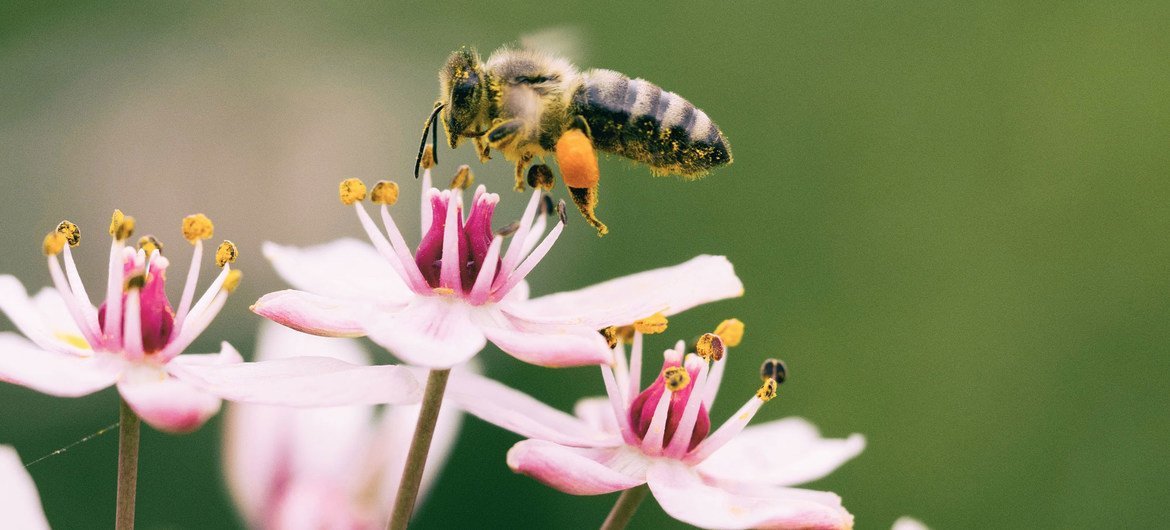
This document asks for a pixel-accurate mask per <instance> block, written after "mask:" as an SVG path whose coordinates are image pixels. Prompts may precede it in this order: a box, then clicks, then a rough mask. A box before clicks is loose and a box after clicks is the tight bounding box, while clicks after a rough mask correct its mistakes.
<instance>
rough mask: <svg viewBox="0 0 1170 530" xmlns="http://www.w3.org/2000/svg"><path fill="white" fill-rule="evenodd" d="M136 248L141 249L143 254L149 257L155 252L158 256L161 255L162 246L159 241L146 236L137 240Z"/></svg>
mask: <svg viewBox="0 0 1170 530" xmlns="http://www.w3.org/2000/svg"><path fill="white" fill-rule="evenodd" d="M138 248H140V249H142V251H143V252H145V253H146V255H147V256H149V255H151V253H153V252H154V251H156V250H157V251H158V253H159V254H162V249H163V245H162V241H159V240H158V239H156V238H155V237H154V236H152V235H149V234H148V235H145V236H142V237H140V238H138Z"/></svg>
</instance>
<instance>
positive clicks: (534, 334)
mask: <svg viewBox="0 0 1170 530" xmlns="http://www.w3.org/2000/svg"><path fill="white" fill-rule="evenodd" d="M477 316H479V317H480V318H479V319H478V323H479V325H480V328H481V329H482V330H483V334H484V335H486V336H487V338H488V340H490V341H492V343H493V344H495V345H496V346H498V347H499V348H500V349H501V350H504V352H505V353H507V354H509V355H511V356H513V357H515V358H517V359H520V360H521V361H524V362H526V363H529V364H535V365H538V366H547V367H551V368H564V367H571V366H587V365H596V364H609V363H610V362H612V361H613V350H610V349H609V346H608V345H607V344H606V343H605V338H604V337H602V336H601V334H600V333H598V332H597V330H595V329H592V328H589V327H586V326H579V325H565V324H550V323H542V322H537V321H533V320H529V319H526V318H523V317H519V316H516V315H512V314H509V312H508V310H507V309H504V308H502V307H497V308H494V310H492V309H489V310H486V311H483V312H481V313H480V314H479V315H477Z"/></svg>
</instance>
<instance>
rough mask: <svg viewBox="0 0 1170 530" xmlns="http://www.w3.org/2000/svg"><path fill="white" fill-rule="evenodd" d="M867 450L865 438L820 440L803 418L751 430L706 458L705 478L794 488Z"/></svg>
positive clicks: (814, 428) (748, 429) (778, 421)
mask: <svg viewBox="0 0 1170 530" xmlns="http://www.w3.org/2000/svg"><path fill="white" fill-rule="evenodd" d="M863 449H865V437H863V436H861V435H860V434H854V435H852V436H850V437H849V438H846V439H827V438H822V437H821V433H820V431H818V430H817V428H816V426H814V425H813V424H812V423H809V422H808V421H807V420H804V419H803V418H786V419H783V420H777V421H770V422H768V423H761V424H759V425H753V426H751V427H748V428H746V429H744V430H743V432H741V433H739V434H738V435H737V436H736V437H735V438H732V439H731V441H730V442H727V444H726V445H724V446H723V447H721V448H720V449H719V450H717V451H715V452H714V453H713V454H711V456H709V457H707V459H706V460H704V461H703V463H702V464H699V466H698V469H699V471H700V472H701V473H703V474H704V475H705V476H708V477H712V478H716V479H723V480H736V481H739V482H745V483H756V484H770V485H773V486H793V485H796V484H803V483H805V482H811V481H814V480H816V479H819V478H821V477H824V476H825V475H828V474H829V473H832V472H833V470H835V469H837V468H838V467H841V465H842V464H844V463H845V462H847V461H849V460H850V459H852V458H853V457H855V456H857V455H858V454H860V453H861V451H862V450H863Z"/></svg>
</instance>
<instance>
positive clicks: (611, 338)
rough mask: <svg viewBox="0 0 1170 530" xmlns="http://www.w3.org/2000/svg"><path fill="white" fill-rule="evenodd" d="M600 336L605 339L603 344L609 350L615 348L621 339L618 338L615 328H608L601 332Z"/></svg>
mask: <svg viewBox="0 0 1170 530" xmlns="http://www.w3.org/2000/svg"><path fill="white" fill-rule="evenodd" d="M601 336H602V337H605V343H606V344H607V345H609V347H610V348H611V349H612V348H615V347H617V345H618V342H619V341H621V339H620V338H618V332H617V327H616V326H609V327H608V328H605V329H603V330H601Z"/></svg>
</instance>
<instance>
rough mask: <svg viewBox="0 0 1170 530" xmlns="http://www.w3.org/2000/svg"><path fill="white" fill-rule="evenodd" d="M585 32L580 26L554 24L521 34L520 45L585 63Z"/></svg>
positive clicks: (578, 62) (527, 48)
mask: <svg viewBox="0 0 1170 530" xmlns="http://www.w3.org/2000/svg"><path fill="white" fill-rule="evenodd" d="M587 40H588V39H586V38H585V32H584V30H582V29H581V28H580V27H578V26H553V27H548V28H542V29H538V30H536V31H532V32H529V33H525V34H523V35H520V47H521V48H524V49H526V50H533V51H539V52H544V53H546V54H549V55H552V56H554V57H563V58H565V59H568V60H569V61H570V62H572V63H574V64H578V65H580V64H584V63H585V60H586V59H587V58H588V57H587V56H586V55H587V54H586V51H585V49H586V47H585V42H586V41H587Z"/></svg>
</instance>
